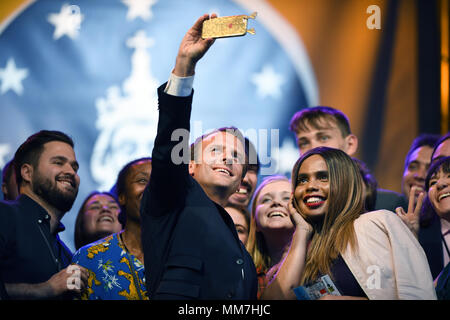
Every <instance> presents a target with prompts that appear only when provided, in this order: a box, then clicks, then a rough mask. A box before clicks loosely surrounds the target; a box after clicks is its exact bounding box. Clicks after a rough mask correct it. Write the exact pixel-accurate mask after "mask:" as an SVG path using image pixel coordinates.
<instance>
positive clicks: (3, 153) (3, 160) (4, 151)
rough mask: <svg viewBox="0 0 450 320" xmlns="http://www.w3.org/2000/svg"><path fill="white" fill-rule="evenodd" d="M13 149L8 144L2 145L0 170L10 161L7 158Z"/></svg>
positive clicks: (0, 147) (0, 145) (0, 148)
mask: <svg viewBox="0 0 450 320" xmlns="http://www.w3.org/2000/svg"><path fill="white" fill-rule="evenodd" d="M10 150H11V147H10V146H9V145H8V144H4V143H3V144H0V169H3V167H4V166H5V164H6V163H7V162H8V161H9V160H10V159H7V158H6V155H8V154H9V152H10Z"/></svg>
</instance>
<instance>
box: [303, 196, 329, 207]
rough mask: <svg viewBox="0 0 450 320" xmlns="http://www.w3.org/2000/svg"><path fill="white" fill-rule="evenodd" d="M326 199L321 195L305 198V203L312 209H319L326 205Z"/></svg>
mask: <svg viewBox="0 0 450 320" xmlns="http://www.w3.org/2000/svg"><path fill="white" fill-rule="evenodd" d="M325 200H326V198H325V197H323V196H320V195H309V196H306V197H304V198H303V202H304V203H305V205H306V206H307V207H308V208H310V209H317V208H319V207H320V206H322V205H323V204H324V203H325Z"/></svg>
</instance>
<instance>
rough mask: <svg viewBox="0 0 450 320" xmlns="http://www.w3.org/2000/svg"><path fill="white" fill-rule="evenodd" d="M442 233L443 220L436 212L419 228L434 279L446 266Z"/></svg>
mask: <svg viewBox="0 0 450 320" xmlns="http://www.w3.org/2000/svg"><path fill="white" fill-rule="evenodd" d="M441 233H442V230H441V221H440V219H439V216H438V215H436V214H435V215H434V217H433V219H432V220H431V222H430V223H429V224H427V225H426V226H422V225H421V226H420V229H419V243H420V244H421V245H422V248H423V251H425V254H426V255H427V259H428V264H429V265H430V270H431V275H432V276H433V279H436V277H437V276H438V275H439V273H440V272H441V271H442V269H443V268H444V255H443V251H442V238H441Z"/></svg>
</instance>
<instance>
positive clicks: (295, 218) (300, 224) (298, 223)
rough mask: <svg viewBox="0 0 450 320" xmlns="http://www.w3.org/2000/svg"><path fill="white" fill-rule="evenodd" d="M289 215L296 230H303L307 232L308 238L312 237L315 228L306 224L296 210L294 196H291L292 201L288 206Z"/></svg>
mask: <svg viewBox="0 0 450 320" xmlns="http://www.w3.org/2000/svg"><path fill="white" fill-rule="evenodd" d="M288 210H289V214H290V217H291V220H292V223H293V224H294V226H295V228H296V229H302V230H304V231H305V232H307V234H308V236H311V235H312V232H313V228H312V226H311V225H310V224H309V223H308V222H306V220H305V219H304V218H303V217H302V215H301V214H300V213H299V212H298V211H297V209H295V206H294V194H291V199H290V200H289V204H288Z"/></svg>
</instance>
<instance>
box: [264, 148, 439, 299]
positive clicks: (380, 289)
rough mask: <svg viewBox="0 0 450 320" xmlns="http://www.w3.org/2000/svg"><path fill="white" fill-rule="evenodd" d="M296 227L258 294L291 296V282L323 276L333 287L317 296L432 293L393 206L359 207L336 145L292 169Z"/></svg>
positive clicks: (356, 185) (424, 266) (419, 254)
mask: <svg viewBox="0 0 450 320" xmlns="http://www.w3.org/2000/svg"><path fill="white" fill-rule="evenodd" d="M292 186H293V190H294V192H293V197H292V205H290V209H291V210H290V212H291V216H292V219H293V221H294V224H295V226H296V229H295V232H294V235H293V239H292V244H291V247H290V249H289V253H288V255H287V257H286V259H285V260H284V261H283V263H282V265H281V267H280V268H279V271H278V273H277V274H276V277H275V278H274V280H273V281H272V282H271V283H270V284H269V286H268V287H267V288H266V290H265V291H264V292H263V298H264V299H289V298H290V299H295V294H294V292H293V289H294V288H296V287H298V286H300V285H301V286H311V285H312V284H314V283H315V282H316V281H317V280H318V279H320V278H321V277H324V276H329V278H330V279H331V280H332V282H333V284H334V285H335V287H336V288H337V289H338V291H339V292H340V295H339V296H335V295H325V296H324V297H322V298H324V299H391V300H395V299H436V293H435V290H434V287H433V280H432V277H431V273H430V269H429V267H428V263H427V259H426V256H425V253H424V252H423V250H422V248H421V246H420V244H419V243H418V242H417V240H416V238H415V237H414V235H413V234H412V233H411V231H410V230H409V229H408V228H407V227H406V225H405V224H404V223H403V222H402V221H401V220H400V218H399V217H397V216H396V215H395V214H394V213H393V212H390V211H387V210H379V211H372V212H368V213H364V214H361V213H363V212H364V187H363V181H362V178H361V175H360V173H359V169H358V167H357V166H356V164H355V163H354V162H353V161H352V159H351V158H350V157H349V156H348V155H346V154H345V153H344V152H342V151H340V150H337V149H332V148H326V147H320V148H316V149H313V150H310V151H308V152H307V153H305V154H304V155H303V156H302V157H300V159H299V160H298V161H297V163H296V164H295V166H294V169H293V172H292Z"/></svg>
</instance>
